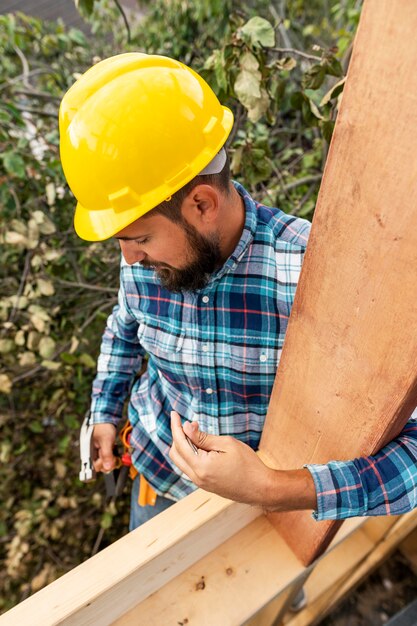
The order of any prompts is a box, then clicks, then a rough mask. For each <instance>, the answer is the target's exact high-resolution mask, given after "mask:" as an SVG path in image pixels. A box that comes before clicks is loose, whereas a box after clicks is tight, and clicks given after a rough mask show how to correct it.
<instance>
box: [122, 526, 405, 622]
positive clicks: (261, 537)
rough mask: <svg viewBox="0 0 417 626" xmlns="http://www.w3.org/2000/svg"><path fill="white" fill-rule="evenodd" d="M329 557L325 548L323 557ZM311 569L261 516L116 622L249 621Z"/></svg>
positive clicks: (283, 596) (339, 539) (348, 531)
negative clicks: (305, 565)
mask: <svg viewBox="0 0 417 626" xmlns="http://www.w3.org/2000/svg"><path fill="white" fill-rule="evenodd" d="M393 521H394V520H392V522H393ZM363 525H364V520H360V519H356V520H350V521H349V523H348V524H346V525H345V528H344V530H345V533H344V534H342V533H341V535H340V537H337V538H336V539H335V542H334V546H335V547H334V549H335V550H336V549H338V546H339V545H340V544H341V543H343V542H344V541H345V540H346V537H348V538H349V537H350V536H351V535H352V536H353V535H356V532H357V530H358V528H360V527H362V526H363ZM364 542H365V543H366V546H367V551H368V552H369V551H370V550H372V548H373V545H374V544H373V542H372V541H371V540H370V539H369V538H365V539H364ZM329 554H330V553H329ZM327 556H328V555H327V553H326V555H325V556H324V557H323V558H327ZM343 571H345V570H342V572H343ZM306 574H308V569H306V568H304V567H303V566H302V564H301V563H300V561H299V560H298V559H297V558H296V556H295V555H294V553H293V552H292V551H291V549H290V548H289V547H288V546H287V545H286V543H285V542H284V540H283V539H282V537H280V535H279V534H278V533H277V532H276V531H275V529H274V528H273V526H272V525H271V524H270V522H268V520H267V519H266V518H265V517H264V516H261V517H259V518H257V519H256V520H255V521H253V522H252V523H251V524H250V525H249V526H247V527H245V528H243V529H242V530H241V531H239V532H238V533H236V534H235V535H234V536H233V537H231V538H230V539H228V540H227V541H226V542H225V543H223V544H221V545H220V546H219V547H218V548H216V549H215V550H213V551H212V552H210V554H207V556H205V557H204V558H202V559H201V560H200V561H198V562H197V563H195V564H194V565H192V566H191V567H189V568H188V569H187V570H186V571H184V572H183V573H182V574H181V575H179V576H177V577H176V578H175V579H173V580H172V581H171V582H169V583H168V584H166V585H165V586H163V587H161V589H160V590H159V591H158V592H157V593H155V594H152V595H151V596H149V597H148V598H147V599H146V600H144V601H143V602H141V603H139V604H138V605H137V606H136V607H135V608H133V609H132V610H131V611H128V612H127V613H126V614H125V615H123V616H122V617H120V618H119V619H118V620H117V621H116V622H115V624H114V625H113V626H136V624H138V623H143V624H146V625H148V624H149V625H150V626H153V625H155V626H159V625H160V624H189V625H190V626H191V625H193V624H195V625H198V626H212V625H213V624H222V626H226V625H228V626H232V625H235V626H238V625H240V624H244V623H245V624H246V622H247V620H248V619H250V618H251V617H252V616H253V615H255V614H256V613H257V612H258V611H260V610H261V609H263V607H265V606H266V605H267V604H268V603H269V602H270V601H271V600H272V599H273V598H274V597H276V596H278V595H279V597H280V600H283V601H285V599H286V595H287V594H288V593H290V591H291V589H292V587H293V586H294V585H297V584H298V582H299V581H300V580H303V579H304V578H305V576H306Z"/></svg>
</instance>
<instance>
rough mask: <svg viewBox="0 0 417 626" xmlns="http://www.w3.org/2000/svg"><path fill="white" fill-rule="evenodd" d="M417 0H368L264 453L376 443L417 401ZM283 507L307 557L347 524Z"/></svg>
mask: <svg viewBox="0 0 417 626" xmlns="http://www.w3.org/2000/svg"><path fill="white" fill-rule="evenodd" d="M416 33H417V4H416V2H415V0H397V1H396V2H393V1H392V0H366V1H365V5H364V8H363V12H362V17H361V21H360V25H359V29H358V33H357V36H356V40H355V45H354V49H353V55H352V59H351V63H350V67H349V73H348V78H347V82H346V86H345V92H344V94H343V101H342V104H341V108H340V112H339V114H338V118H337V123H336V127H335V131H334V136H333V140H332V144H331V147H330V151H329V156H328V159H327V163H326V168H325V173H324V177H323V182H322V185H321V189H320V194H319V198H318V204H317V208H316V212H315V217H314V221H313V228H312V233H311V240H310V243H309V246H308V250H307V253H306V258H305V262H304V267H303V271H302V275H301V279H300V283H299V287H298V289H297V293H296V298H295V302H294V307H293V311H292V315H291V319H290V323H289V327H288V331H287V337H286V341H285V345H284V350H283V355H282V360H281V363H280V366H279V369H278V373H277V379H276V383H275V386H274V390H273V394H272V398H271V403H270V409H269V414H268V417H267V421H266V425H265V429H264V433H263V437H262V441H261V453H262V455H263V458H264V459H266V460H267V461H268V463H269V464H271V465H273V466H274V467H278V468H296V467H301V466H302V465H303V464H304V463H312V462H313V463H324V462H327V461H329V460H331V459H350V458H354V457H355V456H360V455H366V454H370V453H373V452H374V451H377V450H378V449H380V448H381V446H382V445H383V444H384V442H387V441H389V440H391V439H392V438H393V437H395V435H396V434H397V433H398V432H399V431H400V430H401V428H402V427H403V425H404V424H405V422H406V421H407V419H408V417H409V416H410V414H411V412H412V410H413V408H414V407H415V406H416V404H417V384H416V373H417V332H416V331H417V297H416V294H417V72H416V68H417V37H416ZM270 519H271V521H273V523H274V524H275V525H276V526H277V528H278V529H279V531H280V532H281V533H282V535H283V536H284V538H285V539H286V541H288V543H289V545H290V546H291V547H292V548H293V550H294V551H295V552H296V554H297V555H298V556H299V558H300V559H301V560H302V561H303V563H304V564H308V563H310V562H311V561H312V560H314V558H316V557H317V556H318V555H319V554H320V553H321V552H322V551H323V550H324V549H325V547H326V546H327V545H328V542H329V541H330V539H331V537H332V536H333V535H334V533H335V531H336V530H337V528H338V524H337V523H334V522H320V523H317V522H315V521H314V520H313V519H312V517H311V512H307V511H306V512H294V513H284V514H273V515H272V516H271V517H270Z"/></svg>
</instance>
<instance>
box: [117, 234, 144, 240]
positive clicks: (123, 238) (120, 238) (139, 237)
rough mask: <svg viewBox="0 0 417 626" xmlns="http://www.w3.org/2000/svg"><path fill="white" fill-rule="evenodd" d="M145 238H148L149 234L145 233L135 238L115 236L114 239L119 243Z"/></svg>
mask: <svg viewBox="0 0 417 626" xmlns="http://www.w3.org/2000/svg"><path fill="white" fill-rule="evenodd" d="M146 237H149V233H146V234H145V235H137V236H136V237H117V235H115V237H114V238H115V239H118V240H119V241H136V239H145V238H146Z"/></svg>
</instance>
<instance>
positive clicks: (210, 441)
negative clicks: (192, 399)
mask: <svg viewBox="0 0 417 626" xmlns="http://www.w3.org/2000/svg"><path fill="white" fill-rule="evenodd" d="M171 428H172V436H173V445H172V448H171V451H170V458H171V459H172V461H173V462H174V463H175V465H177V466H178V467H179V468H180V470H182V471H183V472H184V473H185V474H187V476H188V477H189V478H190V479H191V480H192V481H193V483H195V484H196V485H197V486H198V487H201V488H202V489H205V490H206V491H212V492H214V493H217V494H218V495H220V496H223V497H225V498H230V499H231V500H237V501H238V502H246V503H247V504H253V505H258V506H264V507H268V504H269V498H268V492H269V493H270V486H271V483H273V482H274V480H275V474H276V472H275V471H274V470H272V469H270V468H269V467H267V466H266V465H264V463H262V461H261V460H260V459H259V457H258V456H257V455H256V453H255V452H254V451H253V450H252V448H250V447H249V446H247V445H246V444H244V443H242V442H241V441H239V440H237V439H234V438H233V437H228V436H215V435H209V434H207V433H205V432H202V431H200V430H199V428H198V424H197V422H185V423H184V426H182V425H181V418H180V416H179V415H178V413H177V412H176V411H172V412H171ZM186 435H187V436H188V437H189V438H190V439H191V441H192V442H193V444H194V445H195V446H196V447H197V448H198V452H197V454H196V453H195V452H194V451H193V450H192V448H191V446H190V444H189V442H188V441H187V439H186ZM270 504H271V505H272V502H271V503H270Z"/></svg>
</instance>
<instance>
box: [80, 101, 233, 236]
mask: <svg viewBox="0 0 417 626" xmlns="http://www.w3.org/2000/svg"><path fill="white" fill-rule="evenodd" d="M222 108H223V119H222V120H221V126H222V127H223V129H224V131H225V132H224V135H223V137H222V140H221V142H220V143H219V145H214V146H210V152H208V153H204V154H202V155H201V157H199V158H197V159H195V160H194V162H193V163H190V164H189V168H188V170H187V173H186V174H184V177H183V178H179V179H178V178H177V179H176V181H175V185H174V186H172V188H169V189H167V193H166V196H165V197H168V196H169V195H172V194H174V193H175V192H176V191H178V190H179V189H181V187H184V185H186V184H187V183H188V182H189V181H190V180H192V179H193V178H194V177H195V176H197V175H198V174H199V173H200V172H201V171H202V170H203V169H204V168H205V167H206V166H207V165H208V164H209V163H210V162H211V160H212V159H213V157H214V156H215V155H216V154H217V153H218V152H219V151H220V149H221V148H222V147H223V145H224V143H225V141H226V139H227V137H228V135H229V134H230V131H231V129H232V127H233V113H232V111H230V109H228V108H227V107H225V106H223V107H222ZM165 197H161V198H159V199H158V200H157V201H156V202H155V201H153V202H149V201H147V202H146V201H145V202H142V203H141V204H140V206H133V207H132V208H130V209H126V208H124V209H123V212H120V211H118V210H116V209H115V208H113V207H112V206H109V207H108V208H105V209H93V210H92V209H91V208H87V207H84V206H83V205H82V204H81V203H80V202H78V203H77V206H76V210H75V215H74V228H75V231H76V233H77V235H78V236H79V237H81V239H84V240H86V241H104V240H106V239H109V238H110V237H113V236H114V235H116V233H118V232H119V231H121V230H123V228H126V226H129V224H132V223H133V222H135V221H136V220H137V219H139V218H140V217H142V215H145V213H148V212H149V211H151V210H152V209H153V208H155V206H157V205H158V204H159V203H160V202H163V201H164V199H165Z"/></svg>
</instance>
